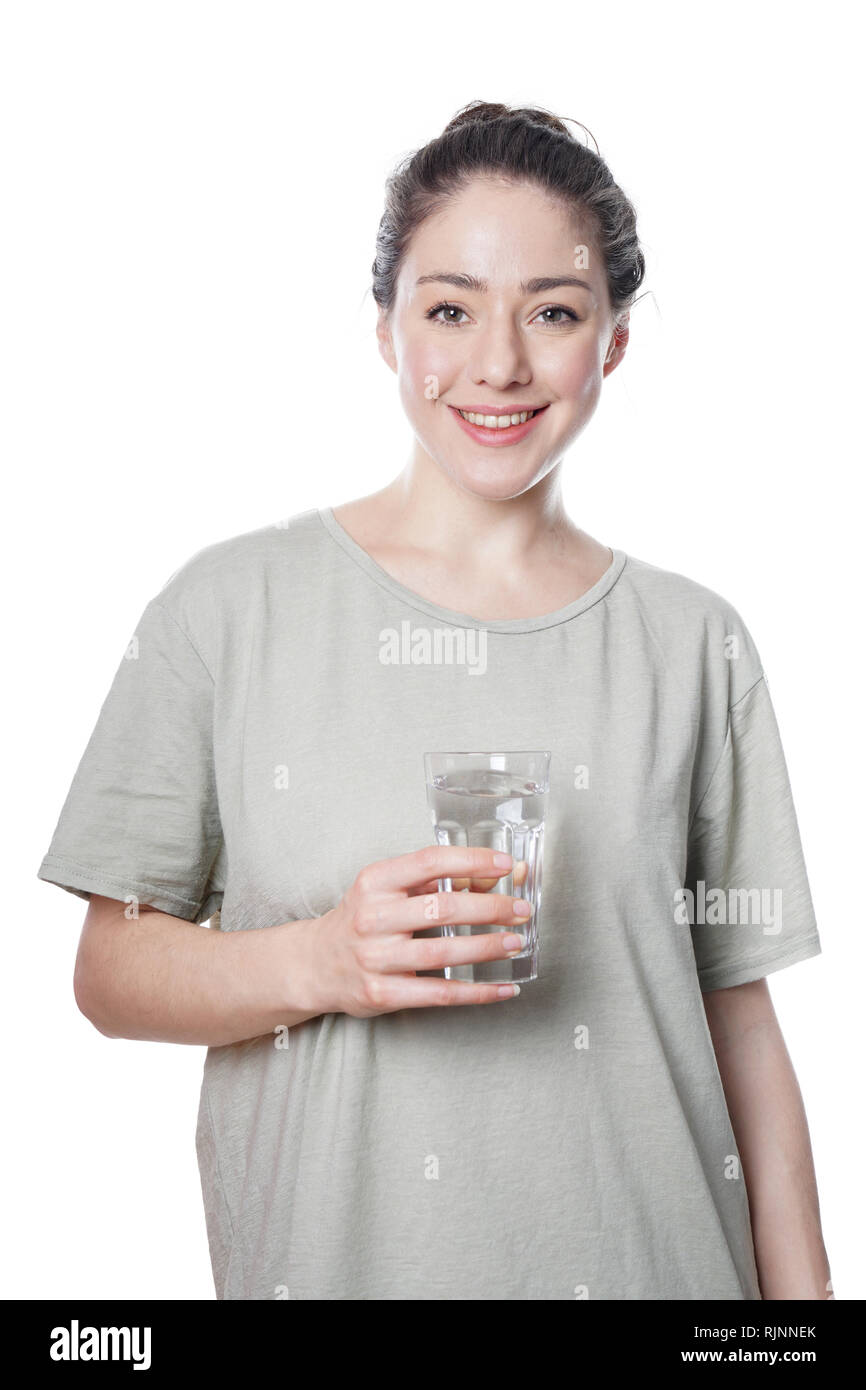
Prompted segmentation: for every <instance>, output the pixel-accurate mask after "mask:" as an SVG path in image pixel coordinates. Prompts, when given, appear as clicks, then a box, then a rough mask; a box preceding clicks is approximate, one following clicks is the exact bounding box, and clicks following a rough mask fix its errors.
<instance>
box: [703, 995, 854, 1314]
mask: <svg viewBox="0 0 866 1390" xmlns="http://www.w3.org/2000/svg"><path fill="white" fill-rule="evenodd" d="M756 983H761V984H763V983H764V982H756ZM749 988H750V987H748V986H743V987H741V989H742V990H743V991H744V993H743V994H741V996H740V1000H741V1004H742V1007H741V1011H740V1016H739V1018H738V1017H737V1012H736V1010H737V1000H736V999H735V1000H729V1001H727V1011H726V1017H725V1019H724V1021H720V1020H719V1018H718V1017H717V1018H716V1019H715V1020H714V1021H713V1020H711V1031H712V1032H713V1034H714V1039H713V1040H714V1044H715V1047H716V1056H717V1059H718V1063H719V1071H720V1075H721V1078H722V1084H723V1086H724V1090H725V1096H726V1099H727V1103H728V1110H729V1113H730V1117H731V1125H732V1127H733V1130H734V1134H735V1136H736V1140H737V1148H738V1151H739V1154H740V1158H741V1161H742V1166H743V1176H744V1178H745V1182H746V1189H747V1192H748V1195H749V1209H750V1213H751V1221H752V1234H753V1238H754V1245H755V1259H756V1263H757V1268H758V1277H759V1280H760V1285H761V1294H762V1297H763V1298H764V1299H826V1298H827V1297H828V1284H829V1280H830V1269H829V1264H828V1260H827V1252H826V1250H825V1247H824V1240H823V1236H822V1232H821V1217H820V1211H819V1204H818V1190H817V1183H816V1180H815V1169H814V1164H813V1159H812V1149H811V1144H810V1140H809V1128H808V1123H807V1120H806V1114H805V1110H804V1108H803V1100H802V1096H801V1094H800V1088H799V1085H798V1083H797V1078H796V1076H795V1074H794V1069H793V1067H792V1065H791V1059H790V1057H789V1055H788V1050H787V1048H786V1046H785V1041H784V1038H783V1037H782V1034H781V1031H780V1029H779V1026H778V1023H777V1021H776V1018H775V1014H774V1013H773V1011H772V1006H771V1005H769V1009H768V1010H764V1011H763V1012H762V1013H761V1014H760V1015H759V1016H756V1015H755V1011H754V1008H751V1009H750V1001H749V997H748V993H747V991H748V989H749ZM718 993H719V994H725V995H729V996H731V995H736V990H725V991H719V992H718ZM713 1023H714V1025H715V1026H714V1027H713Z"/></svg>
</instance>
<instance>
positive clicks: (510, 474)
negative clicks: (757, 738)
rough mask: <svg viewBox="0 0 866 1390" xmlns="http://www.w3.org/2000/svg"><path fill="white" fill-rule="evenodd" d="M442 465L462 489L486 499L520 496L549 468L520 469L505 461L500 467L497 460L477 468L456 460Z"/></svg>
mask: <svg viewBox="0 0 866 1390" xmlns="http://www.w3.org/2000/svg"><path fill="white" fill-rule="evenodd" d="M439 467H440V468H442V469H443V471H444V472H445V473H447V474H448V477H449V478H451V480H452V482H454V483H456V484H457V486H458V487H459V488H461V489H462V491H463V492H469V493H471V494H472V495H473V497H482V498H484V500H485V501H487V502H507V501H509V500H510V499H511V498H513V497H520V496H521V495H522V494H523V493H524V492H528V491H529V489H530V488H531V487H534V485H535V484H536V483H537V482H538V481H539V479H540V478H542V477H543V476H544V473H545V472H546V471H547V470H546V469H541V470H539V469H537V468H533V469H532V470H531V471H529V472H526V471H525V470H521V471H520V473H517V472H516V471H512V470H511V469H509V468H508V467H506V466H504V465H503V464H502V463H500V464H499V466H498V467H497V466H496V465H495V464H494V465H492V466H491V464H487V465H486V467H483V468H477V469H473V468H465V467H464V468H455V467H454V466H453V464H452V465H449V464H447V463H440V464H439Z"/></svg>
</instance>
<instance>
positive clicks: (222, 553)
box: [157, 508, 322, 604]
mask: <svg viewBox="0 0 866 1390" xmlns="http://www.w3.org/2000/svg"><path fill="white" fill-rule="evenodd" d="M321 536H322V526H321V522H320V521H319V518H318V513H317V510H316V509H315V508H311V509H310V510H309V511H305V512H297V513H296V514H295V515H294V516H290V517H287V518H285V519H281V520H278V521H274V522H271V523H270V524H269V525H267V526H260V527H257V528H256V529H255V530H254V531H244V532H243V533H242V534H240V535H237V536H229V537H228V538H227V539H226V540H221V541H215V542H214V543H213V544H211V545H206V546H203V547H202V549H201V550H197V551H195V553H194V554H193V555H191V556H190V557H189V558H188V559H187V560H185V561H184V562H183V563H182V564H181V565H180V566H178V568H177V569H175V570H174V571H173V573H172V574H171V575H170V576H169V578H168V579H167V580H166V582H165V584H164V585H163V587H162V589H161V590H160V591H159V594H158V595H157V598H158V599H159V600H160V602H164V603H166V604H169V603H171V602H172V601H175V600H180V599H182V598H183V597H186V596H189V595H192V594H193V593H195V592H196V591H197V590H202V589H208V588H210V587H212V586H213V585H214V584H216V585H228V586H232V585H237V584H241V585H243V583H244V581H245V580H246V579H248V578H249V577H250V576H251V575H252V576H257V575H260V574H261V573H262V572H264V571H266V570H268V569H269V568H270V567H271V566H273V565H283V564H286V563H291V562H295V563H297V562H299V561H300V562H303V560H304V559H307V558H309V557H310V556H311V555H312V554H313V553H314V551H315V548H316V546H317V545H318V544H319V543H320V541H321Z"/></svg>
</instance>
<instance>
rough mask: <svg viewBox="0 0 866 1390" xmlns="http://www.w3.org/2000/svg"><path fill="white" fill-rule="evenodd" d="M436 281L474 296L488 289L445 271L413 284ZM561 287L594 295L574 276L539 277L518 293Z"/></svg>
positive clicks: (483, 283)
mask: <svg viewBox="0 0 866 1390" xmlns="http://www.w3.org/2000/svg"><path fill="white" fill-rule="evenodd" d="M437 281H438V282H439V283H441V284H445V285H454V286H455V288H456V289H458V290H471V291H474V292H475V293H476V294H486V293H487V290H488V288H489V286H488V284H487V281H486V280H479V279H478V277H477V276H475V275H463V274H459V275H455V274H452V273H451V272H450V271H446V270H437V271H435V272H434V273H433V274H432V275H422V276H421V277H420V278H419V279H418V280H416V281H415V284H416V285H429V284H431V283H434V282H437ZM563 286H571V287H574V288H576V289H582V290H589V292H590V294H594V291H593V288H592V285H590V284H588V283H587V281H586V280H580V279H578V277H577V276H576V275H539V276H536V278H535V279H534V280H524V281H523V282H522V283H521V285H520V292H521V294H545V293H546V292H547V291H548V290H558V289H561V288H562V287H563Z"/></svg>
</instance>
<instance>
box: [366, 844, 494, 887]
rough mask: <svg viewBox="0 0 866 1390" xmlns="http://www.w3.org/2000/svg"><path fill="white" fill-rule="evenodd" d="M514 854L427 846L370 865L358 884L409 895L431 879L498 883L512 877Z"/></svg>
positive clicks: (474, 847)
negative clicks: (504, 878)
mask: <svg viewBox="0 0 866 1390" xmlns="http://www.w3.org/2000/svg"><path fill="white" fill-rule="evenodd" d="M513 865H514V860H513V859H512V857H511V855H510V854H503V853H501V852H499V851H498V850H492V849H484V848H482V847H481V846H470V845H425V847H424V848H423V849H416V850H412V851H410V853H409V854H398V855H396V856H395V857H394V858H393V859H380V860H378V861H377V862H376V863H375V864H367V865H366V866H365V867H364V868H363V869H362V870H361V872H360V873H359V874H358V877H357V879H356V882H357V883H358V885H359V887H361V888H362V889H368V890H370V891H374V892H375V891H378V892H384V893H388V892H404V893H405V892H409V891H411V890H415V892H417V890H418V888H419V887H420V886H421V885H422V884H426V883H428V882H429V881H430V879H433V878H435V879H440V878H452V879H453V878H455V877H458V876H459V877H465V878H466V879H467V880H468V879H482V880H484V881H485V882H486V881H489V882H490V883H497V882H498V881H499V879H500V878H502V877H503V875H504V874H508V873H511V870H512V868H513Z"/></svg>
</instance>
